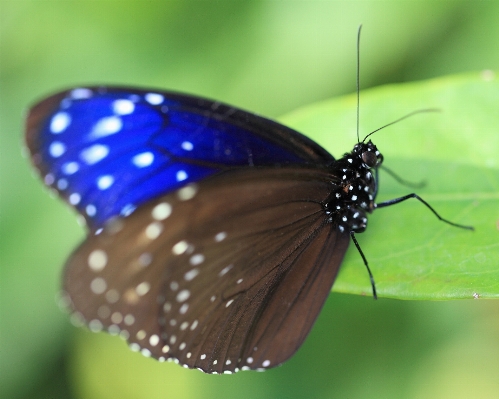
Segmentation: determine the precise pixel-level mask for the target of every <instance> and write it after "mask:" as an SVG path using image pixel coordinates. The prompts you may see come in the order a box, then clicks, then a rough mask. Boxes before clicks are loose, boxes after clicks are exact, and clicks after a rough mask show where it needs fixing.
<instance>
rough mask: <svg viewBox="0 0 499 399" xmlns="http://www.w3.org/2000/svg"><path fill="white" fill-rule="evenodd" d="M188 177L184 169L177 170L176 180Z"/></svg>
mask: <svg viewBox="0 0 499 399" xmlns="http://www.w3.org/2000/svg"><path fill="white" fill-rule="evenodd" d="M188 177H189V176H188V175H187V172H186V171H185V170H179V171H178V172H177V175H176V178H177V181H184V180H185V179H187V178H188Z"/></svg>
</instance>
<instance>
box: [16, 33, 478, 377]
mask: <svg viewBox="0 0 499 399" xmlns="http://www.w3.org/2000/svg"><path fill="white" fill-rule="evenodd" d="M359 35H360V29H359ZM357 73H358V72H357ZM358 93H359V92H358V91H357V95H358ZM357 98H358V97H357ZM416 112H420V111H416ZM412 114H414V113H411V114H409V115H406V116H405V117H403V118H400V119H398V120H397V121H395V122H398V121H400V120H402V119H404V118H406V117H408V116H410V115H412ZM357 116H358V115H357ZM395 122H392V123H390V124H388V125H385V126H383V127H382V128H384V127H386V126H389V125H391V124H393V123H395ZM357 123H358V122H357ZM382 128H380V129H382ZM380 129H377V130H375V131H373V132H371V133H370V134H368V135H367V136H366V137H365V138H364V139H363V140H359V138H358V139H357V143H356V144H355V146H354V147H353V150H352V151H351V152H348V153H346V154H344V155H343V156H342V157H341V158H340V159H335V158H334V157H333V156H332V155H331V154H329V153H328V152H327V151H326V150H325V149H323V148H322V147H321V146H319V145H318V144H317V143H315V142H314V141H312V140H310V139H308V138H307V137H306V136H304V135H302V134H300V133H298V132H296V131H294V130H292V129H290V128H288V127H285V126H283V125H281V124H279V123H276V122H274V121H271V120H269V119H266V118H263V117H261V116H257V115H254V114H252V113H249V112H246V111H243V110H240V109H237V108H234V107H231V106H228V105H225V104H222V103H220V102H217V101H212V100H207V99H203V98H200V97H196V96H189V95H185V94H179V93H173V92H168V91H161V90H156V89H137V88H126V87H113V86H95V87H78V88H71V89H68V90H65V91H62V92H59V93H56V94H54V95H52V96H50V97H48V98H46V99H44V100H42V101H40V102H39V103H37V104H35V105H34V106H33V107H32V108H31V109H30V111H29V113H28V116H27V120H26V136H25V141H26V146H27V148H28V151H29V154H30V156H31V161H32V163H33V165H34V167H35V169H36V170H37V171H38V173H39V174H40V177H41V178H42V180H43V181H44V183H45V185H46V186H48V187H49V188H50V189H51V190H53V191H54V192H55V193H56V194H57V195H59V196H60V197H61V198H63V199H64V200H65V201H66V202H67V203H68V204H69V205H71V206H72V207H73V208H74V209H75V210H76V211H77V213H78V214H79V217H80V218H81V219H82V220H83V221H84V222H85V224H86V226H87V228H88V235H87V238H86V240H85V241H84V242H83V243H82V244H81V245H80V246H79V247H78V248H77V249H76V250H75V251H74V252H73V254H72V255H71V256H70V257H69V259H68V260H67V262H66V265H65V271H64V275H63V294H62V298H63V302H64V304H65V306H67V308H68V309H69V310H70V311H71V313H72V318H73V320H74V321H75V322H76V323H79V324H86V325H87V326H88V327H89V328H90V330H92V331H96V332H97V331H102V330H105V331H107V332H109V333H110V334H113V335H119V336H121V337H122V338H124V339H126V340H127V341H128V343H129V346H130V348H131V349H132V350H134V351H140V352H141V353H142V354H143V355H145V356H148V357H153V358H156V359H158V360H159V361H166V360H168V361H174V362H176V363H179V364H181V365H183V366H184V367H186V368H198V369H199V370H201V371H203V372H206V373H213V374H219V373H225V374H231V373H233V372H236V371H239V370H266V369H268V368H272V367H275V366H277V365H279V364H281V363H283V362H284V361H286V360H287V359H289V358H290V357H291V356H292V355H293V354H294V353H295V352H296V351H297V350H298V348H299V347H300V346H301V344H302V343H303V341H304V340H305V338H306V336H307V335H308V333H309V332H310V330H311V328H312V326H313V324H314V322H315V320H316V318H317V316H318V314H319V312H320V310H321V308H322V306H323V305H324V302H325V301H326V299H327V296H328V294H329V291H330V290H331V287H332V285H333V283H334V280H335V278H336V276H337V274H338V270H339V268H340V265H341V263H342V260H343V257H344V255H345V253H346V251H347V248H348V245H349V242H350V240H352V241H353V242H354V244H355V246H356V248H357V250H358V251H359V253H360V255H361V257H362V259H363V261H364V264H365V266H366V268H367V271H368V273H369V277H370V280H371V285H372V289H373V296H374V298H376V296H377V294H376V288H375V284H374V279H373V275H372V273H371V270H370V268H369V266H368V262H367V259H366V257H365V256H364V254H363V252H362V250H361V248H360V246H359V244H358V242H357V240H356V237H355V233H361V232H363V231H364V230H365V229H366V227H367V216H368V214H370V213H372V212H373V211H374V210H375V209H377V208H381V207H385V206H390V205H393V204H396V203H399V202H402V201H405V200H407V199H410V198H415V199H417V200H419V201H420V202H422V203H423V204H424V205H425V206H426V207H427V208H429V209H430V211H432V212H433V213H434V214H435V215H436V216H437V217H438V218H439V219H440V220H442V221H444V222H446V223H448V224H451V225H453V226H457V227H461V228H466V229H473V228H472V227H469V226H462V225H459V224H455V223H453V222H450V221H448V220H447V219H443V218H442V217H441V216H440V215H439V214H438V213H437V212H436V211H435V210H434V209H433V208H432V207H431V206H430V205H429V204H428V203H427V202H426V201H424V200H423V199H422V198H421V197H419V196H418V195H417V194H415V193H411V194H408V195H406V196H403V197H400V198H395V199H392V200H389V201H385V202H381V203H376V202H375V199H376V195H377V192H378V183H377V182H378V178H377V176H378V170H379V168H381V167H382V162H383V155H382V154H381V153H380V151H378V149H377V147H376V145H375V144H374V143H373V142H372V141H371V140H367V139H368V138H369V137H370V136H371V135H372V134H373V133H375V132H376V131H378V130H380ZM387 171H388V172H389V173H392V172H390V171H389V170H387Z"/></svg>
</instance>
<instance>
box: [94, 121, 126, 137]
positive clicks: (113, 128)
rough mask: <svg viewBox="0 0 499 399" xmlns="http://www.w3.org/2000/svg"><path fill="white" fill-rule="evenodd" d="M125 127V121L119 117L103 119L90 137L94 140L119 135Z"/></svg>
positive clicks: (98, 122)
mask: <svg viewBox="0 0 499 399" xmlns="http://www.w3.org/2000/svg"><path fill="white" fill-rule="evenodd" d="M122 127H123V121H122V120H121V118H119V117H117V116H107V117H104V118H101V119H99V120H98V121H97V123H96V124H95V125H94V127H93V128H92V131H91V132H90V135H89V137H90V138H91V139H93V140H95V139H98V138H101V137H106V136H110V135H111V134H115V133H118V132H119V131H120V130H121V128H122Z"/></svg>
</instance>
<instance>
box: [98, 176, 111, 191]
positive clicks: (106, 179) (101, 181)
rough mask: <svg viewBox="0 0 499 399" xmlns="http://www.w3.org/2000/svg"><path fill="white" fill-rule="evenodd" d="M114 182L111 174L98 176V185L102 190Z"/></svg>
mask: <svg viewBox="0 0 499 399" xmlns="http://www.w3.org/2000/svg"><path fill="white" fill-rule="evenodd" d="M113 183H114V177H113V176H111V175H104V176H100V177H98V178H97V187H99V189H100V190H107V189H108V188H109V187H111V186H112V185H113Z"/></svg>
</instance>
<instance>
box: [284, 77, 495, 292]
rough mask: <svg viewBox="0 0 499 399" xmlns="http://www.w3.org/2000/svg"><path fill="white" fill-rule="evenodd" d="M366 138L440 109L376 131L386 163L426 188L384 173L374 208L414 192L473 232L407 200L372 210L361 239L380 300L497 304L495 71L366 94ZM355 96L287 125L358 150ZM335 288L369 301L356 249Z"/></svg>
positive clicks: (332, 147) (296, 116) (335, 148)
mask: <svg viewBox="0 0 499 399" xmlns="http://www.w3.org/2000/svg"><path fill="white" fill-rule="evenodd" d="M360 98H361V106H360V125H361V134H360V136H361V139H362V138H363V137H364V136H365V135H366V134H367V133H368V132H370V131H373V130H375V129H377V128H378V127H380V126H383V125H385V124H387V123H389V122H392V121H394V120H396V119H398V118H400V117H402V116H404V115H406V114H408V113H410V112H412V111H415V110H419V109H426V108H438V109H439V110H440V112H438V113H436V112H431V113H424V114H419V115H415V116H412V117H411V118H408V119H407V120H404V121H401V122H400V123H397V124H395V125H394V126H390V127H388V128H386V129H384V130H382V131H380V132H377V133H375V134H374V135H373V136H372V137H371V138H372V140H373V142H374V143H376V145H377V146H378V149H379V150H380V151H381V153H382V154H383V155H384V165H386V166H387V167H388V168H390V169H391V170H393V171H395V172H396V173H397V174H398V175H399V176H400V177H402V178H403V179H406V180H408V181H412V182H420V181H424V182H426V185H425V186H424V187H423V188H420V189H412V188H409V187H405V186H402V185H401V184H399V183H397V182H396V181H395V180H394V179H393V178H392V177H391V176H389V175H388V174H387V173H386V172H384V171H383V170H381V172H380V191H379V195H378V198H377V200H378V202H381V201H384V200H387V199H391V198H397V197H400V196H402V195H404V194H408V193H410V192H414V191H415V192H417V194H419V195H420V196H421V197H422V198H424V199H425V200H426V201H427V202H429V203H430V204H431V205H432V206H433V207H434V208H435V209H436V210H437V212H439V214H440V215H441V216H442V217H444V218H446V219H449V220H451V221H453V222H456V223H460V224H464V225H472V226H473V227H475V231H468V230H464V229H459V228H456V227H452V226H450V225H448V224H445V223H442V222H440V221H439V220H438V219H437V218H436V217H435V216H434V215H433V214H432V213H431V212H430V211H429V210H428V209H427V208H426V207H425V206H424V205H423V204H422V203H420V202H419V201H417V200H408V201H405V202H403V203H401V204H398V205H394V206H391V207H389V208H382V209H379V210H376V212H374V214H373V215H372V216H371V217H370V219H369V226H368V229H367V231H366V232H365V233H364V234H362V235H360V234H359V235H357V239H358V241H359V243H360V245H361V247H362V250H363V252H364V254H365V255H366V257H367V259H368V261H369V265H370V267H371V270H372V272H373V274H374V277H375V280H376V288H377V290H378V295H379V296H380V297H389V298H397V299H431V300H442V299H457V298H478V297H479V298H497V297H499V154H498V152H499V112H498V110H499V109H498V106H499V81H498V79H496V78H495V75H494V73H493V72H491V71H485V72H482V73H481V74H479V73H474V74H466V75H458V76H450V77H443V78H439V79H434V80H429V81H422V82H417V83H409V84H399V85H390V86H384V87H379V88H375V89H372V90H366V91H362V92H361V95H360ZM355 113H356V97H355V95H350V96H346V97H342V98H338V99H334V100H331V101H326V102H322V103H319V104H315V105H312V106H308V107H305V108H302V109H300V110H297V111H295V112H293V113H291V114H289V115H287V116H286V117H284V118H282V119H281V121H282V122H283V123H285V124H286V125H288V126H291V127H293V128H295V129H297V130H299V131H301V132H303V133H305V134H306V135H308V136H310V137H312V138H313V139H314V140H317V141H318V142H319V143H320V144H322V145H323V146H324V147H325V148H326V149H327V150H329V151H330V152H331V153H332V154H333V155H335V157H339V156H341V155H342V153H344V152H346V151H349V150H350V149H351V148H352V146H353V144H354V143H355V142H356V132H355V131H356V115H355ZM334 290H335V291H338V292H344V293H352V294H361V295H371V287H370V283H369V278H368V274H367V272H366V270H365V267H364V265H363V263H362V259H361V257H360V256H359V254H358V253H357V250H356V248H355V247H354V246H353V245H351V247H350V249H349V250H348V252H347V255H346V257H345V260H344V262H343V265H342V267H341V271H340V275H339V277H338V279H337V281H336V283H335V285H334Z"/></svg>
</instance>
